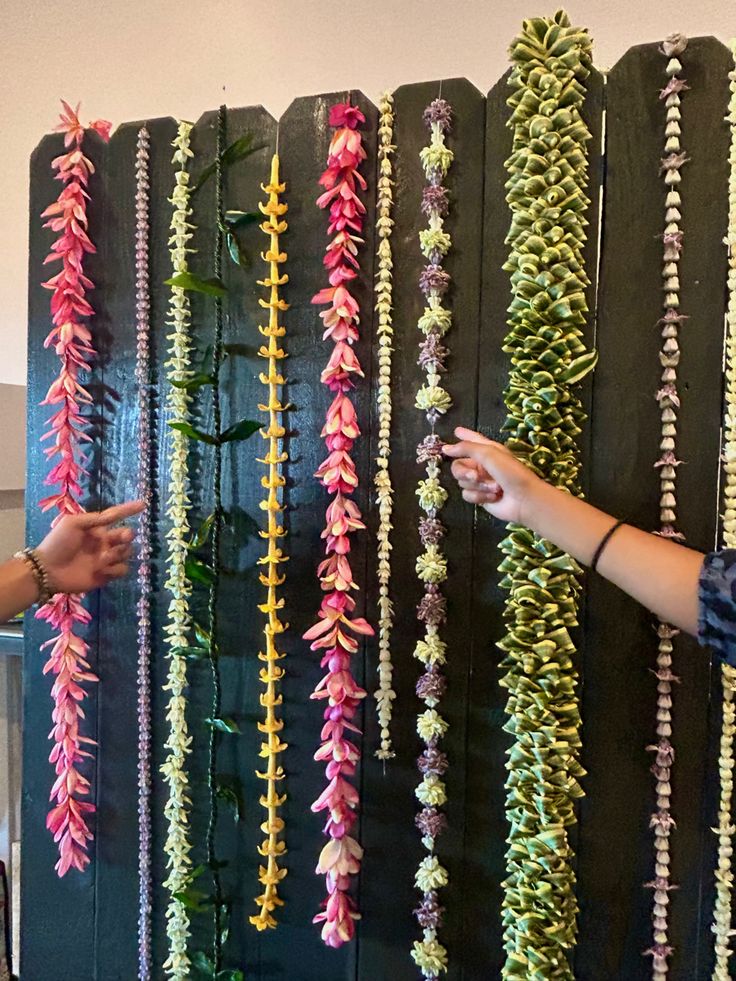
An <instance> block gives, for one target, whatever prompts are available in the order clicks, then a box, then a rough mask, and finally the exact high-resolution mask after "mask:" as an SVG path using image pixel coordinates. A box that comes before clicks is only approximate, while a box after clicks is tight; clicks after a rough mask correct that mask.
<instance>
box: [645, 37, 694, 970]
mask: <svg viewBox="0 0 736 981" xmlns="http://www.w3.org/2000/svg"><path fill="white" fill-rule="evenodd" d="M686 47H687V38H685V37H683V36H682V35H679V34H675V35H673V36H672V37H670V38H668V39H667V40H666V41H665V42H664V44H663V45H662V53H663V54H664V55H665V57H666V58H667V67H666V73H667V78H668V82H667V85H666V86H665V87H664V88H663V89H662V91H661V93H660V99H661V101H663V102H664V104H665V107H666V110H667V111H666V116H665V156H664V157H663V158H662V169H661V172H662V175H663V179H664V185H665V195H666V197H665V229H664V233H663V236H662V241H663V245H664V253H663V268H662V281H663V290H664V301H663V309H664V316H663V317H662V318H661V320H660V321H659V325H658V326H660V327H661V329H662V339H663V344H662V349H661V351H660V353H659V361H660V364H661V366H662V387H661V388H660V389H659V391H658V392H657V394H656V399H657V402H658V403H659V408H660V413H661V420H662V430H661V433H662V439H661V442H660V444H659V448H660V451H661V456H660V458H659V460H657V462H656V463H655V467H656V468H657V469H658V470H659V481H660V501H659V505H660V512H659V517H660V529H659V532H658V534H660V535H662V536H663V537H665V538H672V539H680V540H681V539H683V538H684V536H683V535H682V534H681V533H680V532H678V531H677V530H676V529H675V521H676V513H675V508H676V504H677V502H676V498H675V481H676V477H677V467H678V466H679V464H680V461H679V460H678V459H677V458H676V454H675V438H676V435H677V426H676V422H677V410H678V408H679V406H680V398H679V395H678V391H677V366H678V364H679V361H680V348H679V344H678V340H677V335H678V330H679V327H680V324H682V323H683V321H684V320H685V319H686V318H685V316H684V314H682V313H680V296H679V292H680V280H679V263H680V255H681V252H682V244H683V231H682V229H681V228H680V218H681V215H680V205H681V197H680V192H679V190H678V187H679V184H680V180H681V176H680V171H681V170H682V167H683V165H684V164H685V163H686V162H687V160H686V155H685V152H684V151H683V149H682V145H681V143H680V101H681V100H680V93H681V92H683V91H684V90H685V89H687V88H688V86H687V85H686V84H685V81H684V79H682V78H680V77H679V76H680V72H681V71H682V65H681V64H680V62H679V60H678V55H681V54H682V53H683V51H684V50H685V48H686ZM678 633H679V631H678V630H675V629H674V628H673V627H671V626H670V625H669V624H667V623H663V622H662V621H660V622H659V624H658V626H657V636H658V638H659V645H658V651H657V670H656V672H655V675H656V678H657V742H656V743H655V744H654V745H652V746H648V747H647V749H648V750H649V751H650V752H653V753H655V754H656V755H655V760H654V764H653V765H652V773H653V774H654V777H655V780H656V791H657V810H656V811H655V813H654V814H653V815H652V819H651V822H650V827H651V828H652V829H653V831H654V851H655V873H654V879H653V880H652V881H651V882H648V883H647V884H646V885H647V888H648V889H652V890H653V892H654V905H653V909H652V924H653V943H652V946H651V947H650V948H649V949H648V950H647V951H646V954H647V955H648V956H651V958H652V978H653V981H664V979H665V978H666V977H667V974H668V970H669V966H668V959H669V957H670V955H671V953H672V950H673V948H672V947H671V945H670V943H669V923H668V921H669V898H670V897H669V894H670V892H671V891H672V890H673V889H675V888H676V887H675V886H674V885H673V884H672V883H671V881H670V835H671V833H672V830H673V828H674V826H675V822H674V819H673V817H672V814H671V812H670V796H671V792H672V789H671V784H670V781H671V775H672V765H673V763H674V760H675V751H674V748H673V746H672V743H671V742H670V736H671V734H672V686H673V684H675V683H677V682H678V681H679V679H678V678H677V677H676V676H675V675H674V674H673V673H672V650H673V645H672V641H673V638H674V637H676V636H677V634H678Z"/></svg>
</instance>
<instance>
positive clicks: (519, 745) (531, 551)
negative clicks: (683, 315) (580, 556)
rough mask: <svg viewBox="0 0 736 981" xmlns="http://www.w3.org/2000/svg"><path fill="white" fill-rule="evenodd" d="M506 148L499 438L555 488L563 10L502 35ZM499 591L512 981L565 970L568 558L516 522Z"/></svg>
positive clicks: (576, 736)
mask: <svg viewBox="0 0 736 981" xmlns="http://www.w3.org/2000/svg"><path fill="white" fill-rule="evenodd" d="M511 59H512V64H513V69H512V72H511V76H510V79H509V84H510V86H511V87H512V89H513V90H514V91H513V93H512V95H511V96H510V97H509V100H508V101H509V106H510V107H511V110H512V115H511V118H510V121H509V126H510V127H511V129H512V130H513V149H512V153H511V156H510V157H509V159H508V160H507V162H506V167H507V171H508V180H507V184H506V188H507V201H508V203H509V205H510V208H511V213H512V219H511V227H510V230H509V233H508V236H507V240H506V241H507V244H508V245H509V258H508V261H507V262H506V264H505V266H504V268H505V269H506V270H507V271H508V272H509V274H510V276H511V287H512V294H513V299H512V302H511V306H510V308H509V319H508V325H509V331H508V334H507V335H506V338H505V343H504V346H503V350H504V351H505V352H506V353H507V354H508V355H509V356H510V373H509V383H508V387H507V389H506V392H505V400H506V408H507V412H508V416H507V420H506V424H505V427H504V428H505V430H506V432H507V433H508V440H507V445H508V447H509V448H510V449H511V450H512V451H513V452H514V453H515V454H516V455H517V456H519V457H520V458H521V459H522V460H524V461H525V462H526V463H528V464H529V465H530V466H531V467H532V468H533V469H534V470H535V471H536V472H537V473H538V474H540V475H541V476H542V477H544V478H545V479H546V480H548V481H550V482H551V483H553V484H555V485H556V486H558V487H563V488H566V489H568V490H570V491H572V492H577V489H578V471H579V466H580V464H579V450H578V446H577V443H576V436H577V435H578V434H579V433H580V425H581V423H582V420H583V417H584V413H583V409H582V405H581V402H580V399H579V398H578V396H577V394H576V393H575V390H574V387H573V386H574V385H575V384H577V382H579V381H580V379H581V378H582V377H583V375H584V374H586V373H587V371H590V370H591V368H592V367H593V365H594V363H595V356H594V355H591V354H590V353H586V349H585V346H584V344H583V341H582V334H583V329H584V327H585V315H586V312H587V305H586V299H585V292H584V291H585V288H586V286H587V285H588V282H589V281H588V277H587V275H586V273H585V268H584V263H583V255H582V250H583V246H584V243H585V240H586V236H585V224H586V220H585V211H586V209H587V208H588V205H589V199H588V197H587V195H586V187H587V183H588V173H587V172H588V164H587V152H586V144H587V142H588V140H589V139H590V133H589V132H588V129H587V127H586V125H585V123H584V121H583V119H582V117H581V108H582V105H583V101H584V99H585V87H584V83H585V80H586V78H587V76H588V74H589V68H590V64H591V43H590V39H589V37H588V35H587V32H585V31H583V30H579V29H577V28H573V27H571V25H570V22H569V19H568V17H567V15H566V14H564V13H563V12H559V13H557V14H556V15H555V16H554V18H552V19H546V18H545V19H542V18H537V19H533V20H528V21H525V22H524V25H523V28H522V31H521V34H520V35H519V37H517V38H516V39H515V40H514V42H513V44H512V46H511ZM501 551H502V552H503V554H504V556H505V558H504V560H503V562H502V563H501V566H500V571H501V572H502V573H503V579H502V582H501V585H502V586H503V588H505V589H507V590H508V591H509V597H508V599H507V602H506V609H505V612H504V619H505V622H506V628H507V633H506V635H505V637H504V638H503V640H502V641H501V643H500V647H501V649H502V650H503V651H504V653H505V656H504V658H503V661H502V665H501V666H502V671H503V675H502V678H501V685H502V686H503V687H504V688H507V689H508V692H509V698H508V702H507V706H506V710H507V713H508V721H507V722H506V725H505V729H506V731H507V732H509V733H510V734H511V735H512V736H513V737H514V743H513V745H512V747H511V749H510V750H509V757H508V762H507V769H508V777H507V781H506V790H507V797H506V811H507V816H508V821H509V825H510V833H509V838H508V841H509V848H508V851H507V853H506V858H507V878H506V880H505V882H504V884H503V885H504V892H505V894H504V900H503V924H504V947H505V950H506V960H505V964H504V966H503V970H502V977H503V978H504V979H508V981H543V979H545V981H546V979H570V981H571V979H572V977H573V974H572V969H571V967H570V964H569V960H568V957H569V953H570V951H571V949H572V947H573V946H574V944H575V939H576V930H577V926H576V916H577V911H578V907H577V902H576V898H575V873H574V871H573V852H572V848H571V845H570V842H569V839H568V829H569V828H570V826H571V825H573V824H574V823H575V820H576V818H575V801H576V799H577V798H579V797H581V796H582V793H583V791H582V789H581V786H580V779H581V777H582V776H583V768H582V766H581V764H580V759H579V756H580V745H581V741H580V732H579V730H580V710H579V704H578V699H577V695H576V688H577V683H578V673H577V670H576V667H575V663H574V655H575V648H574V645H573V642H572V640H571V638H570V634H569V629H570V628H571V627H573V626H575V625H576V622H577V600H578V595H579V592H580V585H579V582H578V579H577V576H578V575H579V573H580V569H579V567H578V565H577V564H576V563H575V562H574V560H573V559H572V558H570V557H569V556H567V555H565V554H564V553H562V552H561V551H560V550H559V549H557V548H556V547H555V546H554V545H552V544H551V543H550V542H548V541H545V540H543V539H540V538H539V537H537V536H536V535H534V534H532V532H530V531H528V530H527V529H526V528H523V527H521V526H519V525H515V524H510V525H509V529H508V535H507V537H506V538H505V539H504V541H503V543H502V545H501Z"/></svg>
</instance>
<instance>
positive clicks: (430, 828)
mask: <svg viewBox="0 0 736 981" xmlns="http://www.w3.org/2000/svg"><path fill="white" fill-rule="evenodd" d="M424 121H425V123H426V124H427V126H428V127H429V129H430V132H431V139H430V143H429V146H426V147H425V148H424V149H423V150H422V152H421V161H422V166H423V167H424V173H425V175H426V178H427V186H426V187H425V188H424V192H423V195H422V211H423V212H424V214H425V215H426V216H427V223H428V227H427V228H426V229H423V230H422V231H421V232H420V233H419V244H420V247H421V250H422V254H423V255H424V257H425V258H426V260H427V265H426V266H425V267H424V269H423V270H422V274H421V276H420V278H419V287H420V289H421V290H422V292H423V293H424V295H425V297H426V306H425V308H424V312H423V314H422V316H421V317H420V319H419V323H418V327H419V329H420V331H421V332H422V333H423V334H424V339H423V341H422V342H421V344H420V346H419V361H418V363H419V364H420V365H421V367H422V368H423V370H424V371H425V373H426V376H427V378H426V382H425V384H423V385H422V387H421V388H420V389H419V391H418V392H417V397H416V403H415V404H416V408H417V409H420V410H422V411H423V412H425V413H426V417H427V421H428V422H429V424H430V426H431V428H432V431H431V433H430V434H429V435H428V436H427V437H425V439H423V440H422V442H421V443H420V444H419V446H418V447H417V463H419V464H425V466H426V479H424V480H420V481H419V486H418V488H417V492H416V493H417V496H418V498H419V506H420V508H421V510H422V511H423V512H424V517H422V519H421V521H420V523H419V537H420V539H421V543H422V547H423V549H424V551H423V552H422V554H421V555H420V556H419V557H418V559H417V563H416V572H417V575H418V577H419V579H420V580H421V581H422V583H423V584H424V596H423V597H422V600H421V602H420V604H419V607H418V609H417V618H418V619H419V620H420V621H421V622H422V623H423V624H424V637H423V638H422V640H420V641H419V642H418V643H417V646H416V649H415V651H414V656H415V657H416V658H417V659H418V660H419V661H420V662H421V663H422V664H423V665H424V673H423V674H422V675H421V676H420V678H419V680H418V682H417V686H416V692H417V695H418V696H419V698H420V699H421V700H422V701H423V702H424V704H425V705H426V710H425V711H424V712H422V713H421V714H420V715H419V717H418V718H417V732H418V733H419V737H420V739H421V740H422V742H423V743H424V752H423V753H422V755H421V756H420V757H419V759H418V760H417V765H418V767H419V770H420V772H421V774H422V777H423V779H422V781H421V783H420V784H419V786H418V787H417V789H416V791H415V793H416V796H417V799H418V800H419V802H420V803H421V804H422V810H421V811H420V812H419V813H418V814H417V816H416V824H417V827H418V828H419V830H420V831H421V833H422V844H423V845H424V847H425V848H426V850H427V853H428V854H427V855H426V857H425V858H424V859H423V860H422V861H421V862H420V864H419V868H418V869H417V873H416V876H415V883H416V887H417V889H419V891H420V892H421V893H422V901H421V903H420V905H419V907H418V908H417V909H416V910H415V911H414V915H415V916H416V918H417V921H418V923H419V925H420V927H421V928H422V934H423V935H422V939H421V940H418V941H415V943H414V947H413V950H412V957H413V959H414V962H415V963H416V965H417V967H418V968H419V970H420V971H421V973H422V977H423V978H436V977H438V976H439V975H440V973H441V972H442V971H446V970H447V950H446V949H445V947H443V946H442V944H441V943H440V942H439V940H438V938H437V931H438V930H439V929H440V928H441V926H442V919H443V913H444V910H443V909H442V907H441V906H440V905H439V901H438V897H437V890H438V889H440V888H442V887H444V886H446V885H447V870H446V869H445V868H444V867H443V866H442V865H441V864H440V862H439V860H438V859H437V856H436V855H435V840H436V838H437V836H438V835H440V834H441V833H442V832H443V831H444V829H445V827H446V825H447V818H446V817H445V815H444V814H443V813H442V811H441V810H440V808H441V807H442V806H443V805H444V804H445V803H446V802H447V794H446V790H445V783H444V780H443V776H444V773H445V771H446V769H447V765H448V761H447V756H446V754H445V753H444V752H442V750H441V749H440V748H439V743H440V740H441V739H442V737H443V736H444V735H445V733H446V732H447V722H446V721H445V719H443V718H442V716H441V715H440V714H439V712H438V711H437V706H438V705H439V704H440V701H441V699H442V696H443V694H444V692H445V689H446V686H447V681H446V678H445V676H444V675H443V674H442V671H441V668H442V665H443V664H444V663H445V660H446V656H445V652H446V645H445V642H444V641H443V640H442V639H441V638H440V636H439V628H440V627H441V625H442V624H443V623H444V622H445V618H446V600H445V597H444V596H443V595H442V591H441V584H442V583H443V582H444V581H445V580H446V579H447V559H446V558H445V556H444V555H443V553H442V539H443V538H444V535H445V527H444V525H443V524H442V522H441V521H440V519H439V518H438V516H437V515H438V513H439V511H440V510H441V509H442V507H443V506H444V504H445V501H446V500H447V491H446V490H445V488H444V487H443V486H442V484H441V483H440V480H439V477H440V465H441V462H442V439H441V438H440V437H439V435H437V434H436V433H435V425H436V423H437V420H438V419H439V418H440V416H442V415H444V414H445V412H447V410H448V409H449V408H450V407H451V406H452V400H451V399H450V396H449V394H448V393H447V392H446V391H445V389H444V388H442V386H441V385H440V377H441V374H442V373H444V372H445V371H446V370H447V369H446V367H445V361H446V359H447V356H448V353H449V352H448V350H447V348H446V347H444V346H443V344H442V338H443V337H444V335H445V334H446V333H447V331H448V330H449V328H450V326H451V323H452V314H451V312H450V310H448V309H446V308H445V307H443V305H442V299H443V297H444V295H445V293H446V292H447V290H448V288H449V286H450V276H449V274H448V273H447V272H446V271H445V270H444V269H443V268H442V261H443V259H444V257H445V255H447V252H448V251H449V249H450V246H451V244H452V243H451V239H450V236H449V234H448V233H447V232H446V231H445V229H444V217H445V215H446V214H447V211H448V200H447V188H445V187H443V185H442V181H443V179H444V178H445V176H446V175H447V172H448V170H449V168H450V165H451V163H452V159H453V153H452V150H450V149H449V148H448V147H447V146H446V145H445V134H446V133H447V132H449V130H450V126H451V121H452V108H451V107H450V105H449V104H448V103H447V102H445V100H444V99H435V100H434V102H432V103H431V105H429V106H428V108H427V109H426V110H425V112H424Z"/></svg>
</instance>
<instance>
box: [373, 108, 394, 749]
mask: <svg viewBox="0 0 736 981" xmlns="http://www.w3.org/2000/svg"><path fill="white" fill-rule="evenodd" d="M378 111H379V122H378V167H379V176H378V200H377V202H376V209H377V211H378V220H377V221H376V230H377V232H378V239H379V242H378V252H377V255H378V273H377V275H376V310H377V312H378V327H377V335H378V456H377V457H376V475H375V478H374V486H375V488H376V499H377V501H378V531H377V534H376V537H377V539H378V690H377V691H376V702H377V710H378V724H379V726H380V729H381V746H380V748H379V749H377V750H376V756H377V757H378V759H379V760H388V759H391V758H392V757H393V756H394V751H393V749H392V746H391V716H392V713H393V701H394V699H395V697H396V693H395V692H394V690H393V688H392V687H391V685H392V681H393V671H394V669H393V664H392V663H391V630H392V628H393V607H392V603H391V593H390V585H391V531H392V529H393V525H392V523H391V516H392V512H393V505H394V502H393V487H392V486H391V475H390V474H389V469H388V463H389V457H390V455H391V413H392V407H391V357H392V354H393V335H394V328H393V282H392V277H393V266H394V263H393V256H392V253H391V232H392V229H393V226H394V221H393V218H392V217H391V213H392V211H393V186H394V180H393V164H392V162H391V158H392V157H393V154H394V150H395V149H396V147H395V146H394V145H393V132H394V100H393V98H392V96H391V93H390V92H384V94H383V95H382V96H381V102H380V105H379V108H378Z"/></svg>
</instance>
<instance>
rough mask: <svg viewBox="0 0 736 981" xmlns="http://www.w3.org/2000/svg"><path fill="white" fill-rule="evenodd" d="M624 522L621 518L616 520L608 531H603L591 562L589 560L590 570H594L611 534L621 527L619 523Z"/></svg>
mask: <svg viewBox="0 0 736 981" xmlns="http://www.w3.org/2000/svg"><path fill="white" fill-rule="evenodd" d="M625 524H626V522H625V521H623V520H621V521H617V522H616V524H615V525H613V527H612V528H609V529H608V531H607V532H606V533H605V535H604V536H603V538H601V541H600V544H599V545H598V548H597V549H596V550H595V552H594V554H593V558H592V559H591V562H590V571H591V572H595V571H596V569H597V568H598V563H599V562H600V558H601V555H603V550H604V549H605V547H606V545H608V543H609V542H610V540H611V539H612V538H613V536H614V535H615V534H616V532H617V531H618V530H619V528H620V527H621V525H625Z"/></svg>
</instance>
